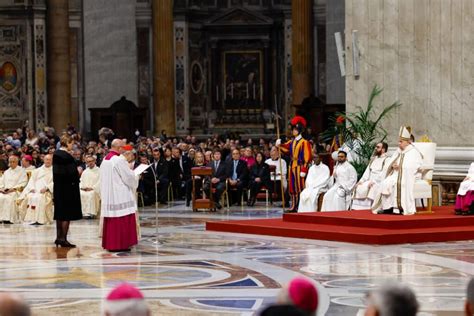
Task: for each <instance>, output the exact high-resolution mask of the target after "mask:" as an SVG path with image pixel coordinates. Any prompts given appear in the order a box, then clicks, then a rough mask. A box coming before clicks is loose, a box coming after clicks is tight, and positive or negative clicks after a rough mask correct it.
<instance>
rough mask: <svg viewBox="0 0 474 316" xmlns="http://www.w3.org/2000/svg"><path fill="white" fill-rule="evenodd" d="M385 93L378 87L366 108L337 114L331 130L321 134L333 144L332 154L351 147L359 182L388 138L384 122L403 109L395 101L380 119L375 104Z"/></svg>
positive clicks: (382, 113)
mask: <svg viewBox="0 0 474 316" xmlns="http://www.w3.org/2000/svg"><path fill="white" fill-rule="evenodd" d="M382 91H383V89H382V88H380V87H378V86H377V85H375V86H374V88H373V89H372V91H371V93H370V96H369V101H368V104H367V106H366V108H362V107H360V106H357V107H356V111H355V112H351V113H341V112H338V113H336V114H335V115H334V116H333V117H331V118H330V127H329V128H328V129H327V130H326V131H324V132H323V133H322V134H321V136H322V139H323V140H324V141H325V142H328V143H331V144H332V146H331V148H332V150H337V149H339V146H340V145H342V144H343V143H344V144H346V145H347V147H349V149H350V153H351V156H352V158H353V161H351V163H352V165H353V166H354V168H355V169H356V170H357V174H358V176H359V178H360V177H361V176H362V174H363V173H364V171H365V169H366V168H367V165H368V164H369V161H370V159H371V157H372V154H373V151H374V148H375V145H376V144H377V143H378V142H381V141H384V140H385V139H386V137H387V131H386V130H385V129H384V128H383V127H382V124H381V123H382V120H383V119H385V118H388V117H389V116H390V114H391V113H392V112H393V111H394V110H395V109H397V108H398V107H400V106H401V103H400V102H398V101H395V102H394V103H392V104H390V105H388V106H385V107H384V108H383V109H382V111H381V112H380V114H379V115H376V113H374V112H375V109H374V101H375V99H376V98H377V96H379V95H380V94H381V93H382Z"/></svg>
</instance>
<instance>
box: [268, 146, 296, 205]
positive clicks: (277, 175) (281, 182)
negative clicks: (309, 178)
mask: <svg viewBox="0 0 474 316" xmlns="http://www.w3.org/2000/svg"><path fill="white" fill-rule="evenodd" d="M265 163H266V164H267V165H269V166H275V172H270V180H271V181H275V182H276V192H274V193H276V194H277V196H278V199H280V200H281V201H283V198H282V196H281V195H282V192H281V191H282V190H281V186H283V194H284V196H285V204H286V205H285V207H289V206H290V195H289V194H288V190H287V189H288V182H287V178H288V177H287V174H288V166H287V164H286V161H285V159H282V158H281V157H280V154H279V152H278V147H276V146H273V147H272V149H271V150H270V158H268V159H267V160H265ZM280 166H281V170H280Z"/></svg>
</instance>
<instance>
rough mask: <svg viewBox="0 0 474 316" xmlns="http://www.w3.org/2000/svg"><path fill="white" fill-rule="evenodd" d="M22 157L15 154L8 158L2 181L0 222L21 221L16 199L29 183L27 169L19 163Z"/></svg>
mask: <svg viewBox="0 0 474 316" xmlns="http://www.w3.org/2000/svg"><path fill="white" fill-rule="evenodd" d="M19 160H20V157H18V156H17V155H15V154H13V155H11V156H10V157H9V158H8V166H9V167H10V168H8V169H7V170H6V171H5V172H4V174H3V177H2V178H1V179H2V181H1V183H0V222H3V223H4V224H13V223H18V222H20V216H19V214H18V207H17V205H16V200H17V199H18V197H19V195H20V192H21V191H22V190H23V188H24V187H25V186H26V184H27V183H28V177H27V175H26V170H25V169H24V168H22V167H20V166H19V165H18V163H19Z"/></svg>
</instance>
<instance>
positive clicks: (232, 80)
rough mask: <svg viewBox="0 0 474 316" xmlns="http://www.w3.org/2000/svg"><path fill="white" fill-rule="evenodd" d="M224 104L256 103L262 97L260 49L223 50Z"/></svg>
mask: <svg viewBox="0 0 474 316" xmlns="http://www.w3.org/2000/svg"><path fill="white" fill-rule="evenodd" d="M223 65H224V80H223V81H224V91H225V94H224V96H225V104H226V105H236V106H238V105H239V104H242V101H245V102H246V104H253V105H257V104H260V103H261V101H262V99H263V90H262V89H261V87H262V84H263V79H262V77H263V63H262V52H261V51H226V52H224V63H223Z"/></svg>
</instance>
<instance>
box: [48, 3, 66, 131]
mask: <svg viewBox="0 0 474 316" xmlns="http://www.w3.org/2000/svg"><path fill="white" fill-rule="evenodd" d="M46 12H47V16H46V23H47V33H46V36H47V54H48V57H47V62H48V67H47V71H48V75H47V76H46V78H47V83H48V125H50V126H53V127H54V128H55V129H56V132H57V133H60V132H61V130H63V129H65V128H66V126H67V124H68V123H70V122H71V71H70V68H69V5H68V0H48V1H47V11H46Z"/></svg>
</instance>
